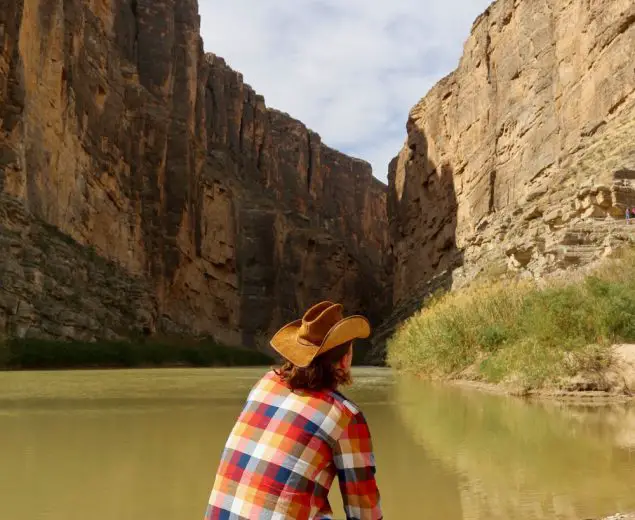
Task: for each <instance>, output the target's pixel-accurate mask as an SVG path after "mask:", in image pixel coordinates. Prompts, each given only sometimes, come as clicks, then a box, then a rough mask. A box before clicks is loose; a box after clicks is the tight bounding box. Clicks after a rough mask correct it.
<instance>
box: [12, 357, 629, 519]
mask: <svg viewBox="0 0 635 520" xmlns="http://www.w3.org/2000/svg"><path fill="white" fill-rule="evenodd" d="M262 372H263V370H262V369H247V370H245V369H223V370H218V369H214V370H209V369H203V370H156V371H155V370H147V371H94V372H49V373H33V372H31V373H10V374H8V373H0V519H2V520H5V519H6V520H27V519H28V520H34V519H35V520H44V519H45V520H80V519H82V520H84V519H86V518H90V519H91V520H128V519H130V520H132V519H135V520H136V519H138V518H153V519H155V520H173V519H183V520H187V519H200V518H202V516H203V511H204V506H205V504H206V501H207V498H208V494H209V491H210V489H211V487H212V482H213V478H214V471H215V469H216V465H217V464H218V459H219V457H220V452H221V450H222V447H223V444H224V442H225V439H226V437H227V434H228V432H229V430H230V428H231V426H232V425H233V423H234V420H235V419H236V416H237V414H238V413H239V412H240V409H241V407H242V403H243V401H244V398H245V396H246V391H247V390H248V389H249V388H250V387H251V385H252V384H253V383H254V382H255V381H256V380H257V378H258V377H259V376H260V375H261V374H262ZM347 393H349V394H350V396H351V397H352V398H353V399H355V400H356V401H357V402H359V403H360V405H361V406H362V407H363V409H364V411H365V413H366V416H367V418H368V421H369V423H370V426H371V430H372V433H373V439H374V443H375V450H376V455H377V463H378V475H377V477H378V481H379V486H380V490H381V493H382V502H383V508H384V512H385V514H386V518H387V519H404V518H406V519H411V518H412V519H422V520H433V519H435V520H436V519H444V520H476V519H479V520H480V519H485V518H487V519H503V518H505V519H512V518H513V519H515V520H532V519H543V518H545V519H547V518H549V519H574V518H575V519H576V520H577V519H582V518H586V517H589V516H595V515H599V514H601V513H610V512H615V511H618V510H625V509H635V493H633V489H635V452H634V451H632V450H633V448H632V446H633V439H634V429H633V421H635V416H634V414H633V410H632V409H628V408H624V407H621V408H620V407H615V408H612V409H610V410H609V409H597V408H562V407H558V406H555V405H530V404H526V403H523V402H520V401H517V400H511V399H506V398H501V397H496V396H488V395H482V394H479V393H473V392H464V391H461V390H458V389H452V388H444V387H434V386H431V385H427V384H425V383H422V382H421V381H418V380H414V379H410V378H403V377H399V378H395V377H394V376H393V375H392V374H391V372H389V371H387V370H382V369H357V370H356V384H355V386H354V387H353V388H352V389H350V390H349V391H348V392H347ZM629 421H630V422H629ZM331 503H332V504H333V506H334V507H335V508H336V518H343V513H342V507H341V503H340V498H339V494H338V492H337V489H335V488H334V489H333V492H332V496H331Z"/></svg>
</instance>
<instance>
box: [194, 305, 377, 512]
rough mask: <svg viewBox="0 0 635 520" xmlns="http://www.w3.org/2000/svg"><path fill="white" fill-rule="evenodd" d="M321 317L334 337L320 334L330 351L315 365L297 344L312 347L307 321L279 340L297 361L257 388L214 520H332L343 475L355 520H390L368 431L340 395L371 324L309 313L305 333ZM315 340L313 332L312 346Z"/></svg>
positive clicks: (220, 479)
mask: <svg viewBox="0 0 635 520" xmlns="http://www.w3.org/2000/svg"><path fill="white" fill-rule="evenodd" d="M325 313H326V315H324V314H325ZM329 316H330V319H329ZM312 318H314V319H315V320H318V321H319V320H320V319H321V320H322V322H323V323H322V326H323V325H324V324H327V325H329V326H328V327H327V328H326V329H325V330H326V334H321V335H320V334H318V335H317V336H322V338H321V342H320V343H318V345H319V348H321V349H322V351H314V352H313V353H312V356H309V357H307V356H308V350H307V351H305V350H304V348H305V347H303V346H300V347H299V348H300V351H299V355H297V354H298V350H297V349H298V345H297V343H296V344H295V345H293V342H291V341H289V339H290V338H291V335H290V332H295V333H299V338H300V341H302V337H303V335H302V331H301V330H298V329H302V327H303V325H302V324H300V323H299V322H294V323H293V324H290V326H287V327H285V328H283V329H282V330H281V331H280V332H279V333H278V335H276V336H274V339H272V345H273V346H274V348H276V349H277V350H279V352H280V353H281V354H282V355H283V356H284V357H285V358H291V359H293V360H294V361H295V362H292V361H287V363H286V364H285V365H284V366H283V367H282V368H280V369H277V370H272V371H270V372H268V373H267V374H265V376H264V377H263V378H262V379H261V380H260V381H259V382H258V383H257V384H256V385H255V386H254V387H253V388H252V390H251V392H250V394H249V396H248V398H247V402H246V404H245V406H244V408H243V411H242V413H241V414H240V416H239V418H238V420H237V422H236V424H235V426H234V428H233V429H232V432H231V434H230V436H229V439H228V440H227V443H226V445H225V449H224V451H223V455H222V458H221V463H220V465H219V468H218V472H217V475H216V480H215V482H214V487H213V489H212V492H211V495H210V499H209V504H208V507H207V511H206V514H205V520H216V519H219V520H220V519H228V520H233V519H235V520H242V519H306V520H308V519H329V518H331V514H332V510H331V507H330V504H329V501H328V493H329V489H330V487H331V484H332V482H333V479H334V477H335V476H336V475H337V476H338V481H339V487H340V491H341V494H342V498H343V502H344V510H345V512H346V518H347V519H360V520H361V519H364V520H366V519H368V520H379V519H381V518H382V513H381V509H380V503H379V491H378V489H377V484H376V481H375V461H374V456H373V450H372V442H371V437H370V431H369V429H368V425H367V423H366V420H365V418H364V415H363V414H362V412H361V411H360V410H359V409H358V408H357V406H356V405H355V404H354V403H352V402H351V401H349V400H348V399H346V398H345V397H344V396H343V395H342V394H341V393H339V392H338V391H337V390H336V387H337V385H338V384H343V383H346V382H347V381H349V380H350V373H349V371H350V362H351V357H352V343H351V341H352V339H354V337H366V336H367V335H368V334H367V333H366V332H365V331H364V330H363V329H364V326H363V322H361V321H359V320H360V319H363V318H361V317H351V318H347V319H344V320H343V319H342V318H341V306H334V305H333V304H331V303H330V302H324V303H322V304H319V305H318V306H315V307H313V308H312V309H310V310H309V311H308V312H307V313H306V314H305V321H304V322H302V323H304V324H306V323H308V324H309V326H308V327H305V328H308V329H310V328H311V327H310V323H311V322H312V321H315V320H312ZM355 319H357V320H358V321H357V322H355V321H354V320H355ZM346 320H353V321H349V322H348V323H345V322H346ZM360 325H361V330H362V332H359V331H360ZM294 327H295V329H294ZM319 328H320V327H318V329H319ZM313 329H314V330H315V326H314V327H313ZM338 329H339V330H338ZM328 331H331V332H332V333H333V334H331V335H330V338H331V345H329V339H328V337H329V334H328ZM368 332H369V329H368ZM364 334H366V336H365V335H364ZM311 335H312V334H311V330H309V331H308V333H307V334H305V335H304V337H311ZM313 339H314V341H315V340H316V335H315V334H313ZM318 339H319V338H318ZM342 339H344V340H345V341H344V342H343V343H341V344H336V345H333V344H332V343H333V342H334V341H335V343H337V342H338V341H340V340H342ZM336 340H337V341H336ZM325 346H326V347H328V348H327V349H326V350H324V347H325ZM306 348H307V349H310V348H311V347H310V346H309V345H307V346H306ZM304 354H307V355H305V356H304V357H303V355H304ZM307 359H308V363H307ZM303 365H304V366H303Z"/></svg>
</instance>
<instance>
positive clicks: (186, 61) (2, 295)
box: [0, 0, 389, 344]
mask: <svg viewBox="0 0 635 520" xmlns="http://www.w3.org/2000/svg"><path fill="white" fill-rule="evenodd" d="M387 240H388V235H387V225H386V190H385V187H384V186H383V185H382V184H381V183H380V182H379V181H376V180H375V179H374V178H373V177H372V172H371V168H370V165H368V164H367V163H365V162H363V161H360V160H357V159H353V158H350V157H347V156H345V155H343V154H341V153H339V152H337V151H335V150H332V149H331V148H329V147H327V146H325V145H324V144H323V143H322V142H321V140H320V137H319V135H318V134H316V133H314V132H312V131H310V130H308V129H307V128H306V127H305V126H304V125H303V124H302V123H300V122H299V121H296V120H294V119H292V118H291V117H290V116H288V115H286V114H283V113H280V112H277V111H272V110H270V109H268V108H267V107H266V105H265V101H264V99H263V98H262V97H261V96H259V95H257V94H256V93H255V91H254V90H253V89H252V88H251V87H249V86H248V85H247V84H245V83H244V81H243V78H242V76H241V75H240V74H239V73H237V72H235V71H233V70H231V69H230V68H229V67H228V66H227V65H226V64H225V62H224V61H223V60H222V59H221V58H218V57H216V56H214V55H211V54H205V53H204V52H203V45H202V41H201V38H200V36H199V17H198V6H197V3H196V1H195V0H183V1H180V2H176V1H175V0H161V1H158V2H157V1H150V0H95V1H91V2H80V1H79V0H71V1H68V0H51V1H44V0H17V1H16V0H0V241H1V242H2V247H1V248H0V281H1V285H0V335H2V334H5V335H6V334H9V335H19V336H39V337H62V338H86V339H92V338H97V337H111V336H121V335H126V334H127V333H129V332H131V331H133V330H144V331H145V332H146V333H186V334H206V335H207V334H211V335H214V336H215V337H217V338H218V339H219V340H221V341H224V342H227V343H243V344H253V343H254V342H255V341H256V340H257V338H258V337H259V336H260V335H264V334H266V333H268V332H270V331H271V330H272V328H275V327H276V326H278V325H279V324H280V323H282V322H284V321H286V320H288V319H291V318H292V317H295V316H296V314H297V312H299V310H300V309H302V308H304V307H306V306H307V305H309V304H311V303H313V302H314V301H316V300H318V299H321V298H325V297H329V298H333V299H338V300H341V301H343V302H344V303H345V306H346V308H347V309H346V310H347V311H348V312H355V311H360V312H365V313H367V314H368V315H369V316H370V317H371V319H372V320H373V321H375V322H377V321H378V320H379V319H380V316H381V315H382V313H383V312H384V309H385V308H386V305H388V304H389V297H387V296H386V295H387V292H386V291H385V288H386V286H387V283H388V277H389V263H388V261H387V260H386V258H387V257H386V255H385V251H386V247H387ZM388 292H389V291H388Z"/></svg>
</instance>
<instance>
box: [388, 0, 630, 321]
mask: <svg viewBox="0 0 635 520" xmlns="http://www.w3.org/2000/svg"><path fill="white" fill-rule="evenodd" d="M634 56H635V4H634V3H633V2H632V0H611V1H594V0H592V1H589V0H571V1H569V2H562V1H559V0H544V1H541V2H535V1H533V0H497V1H496V2H494V3H493V4H492V5H491V6H490V8H489V9H488V10H487V11H486V12H485V13H484V14H483V15H481V16H480V17H479V18H478V19H477V20H476V22H475V23H474V26H473V28H472V33H471V35H470V37H469V39H468V40H467V42H466V43H465V47H464V54H463V56H462V58H461V60H460V63H459V66H458V68H457V69H456V71H455V72H453V73H452V74H450V75H449V76H447V77H445V78H444V79H443V80H441V81H440V82H439V83H438V84H437V85H436V86H435V87H434V88H433V89H432V90H431V91H430V92H429V93H428V94H427V95H426V96H425V98H423V99H422V100H421V101H420V102H419V103H418V104H417V105H416V106H415V107H414V108H413V109H412V111H411V112H410V117H409V120H408V124H407V130H408V138H407V142H406V143H405V145H404V148H403V149H402V151H401V152H400V154H399V155H398V157H396V158H395V159H394V160H393V161H392V163H391V165H390V168H389V182H390V187H389V196H388V197H389V201H388V205H389V209H388V213H389V219H390V236H391V247H392V249H393V251H394V256H395V278H394V292H393V299H394V304H395V306H396V311H395V315H394V317H393V319H392V324H393V325H395V324H396V323H397V322H398V321H399V320H400V319H403V317H405V316H406V315H408V314H410V313H412V312H413V311H414V310H415V309H417V308H419V307H420V305H421V303H422V301H423V298H424V297H425V296H427V295H429V294H430V293H432V292H434V291H436V290H438V289H440V288H441V289H450V288H453V287H454V288H456V287H458V286H461V284H464V283H466V282H467V281H469V280H471V279H473V278H474V277H476V276H477V275H479V274H485V275H498V274H502V273H504V272H508V271H512V272H517V273H522V274H524V275H526V276H543V275H544V274H545V273H548V272H551V271H556V270H566V269H569V268H576V267H579V266H580V265H585V264H587V263H589V262H592V261H593V260H595V259H597V258H599V257H601V256H602V255H603V254H605V253H606V252H608V251H610V250H611V249H613V248H615V247H616V246H617V245H619V244H623V243H625V242H627V241H628V240H633V239H634V238H635V233H634V232H635V226H631V227H628V226H626V225H625V222H624V214H625V209H626V207H627V206H631V207H633V206H635V66H634V63H635V62H634Z"/></svg>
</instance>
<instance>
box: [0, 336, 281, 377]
mask: <svg viewBox="0 0 635 520" xmlns="http://www.w3.org/2000/svg"><path fill="white" fill-rule="evenodd" d="M270 363H272V359H271V358H269V357H268V356H267V355H265V354H263V353H261V352H258V351H255V350H249V349H244V348H238V347H229V346H225V345H221V344H218V343H216V342H214V341H211V340H205V341H191V340H189V341H188V340H179V341H177V340H173V341H170V340H160V341H136V342H128V341H97V342H82V341H55V340H40V339H17V338H14V339H9V340H5V341H4V342H1V341H0V369H9V370H12V369H13V370H15V369H61V368H95V367H112V368H132V367H161V366H192V367H207V366H250V365H253V366H256V365H268V364H270Z"/></svg>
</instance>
